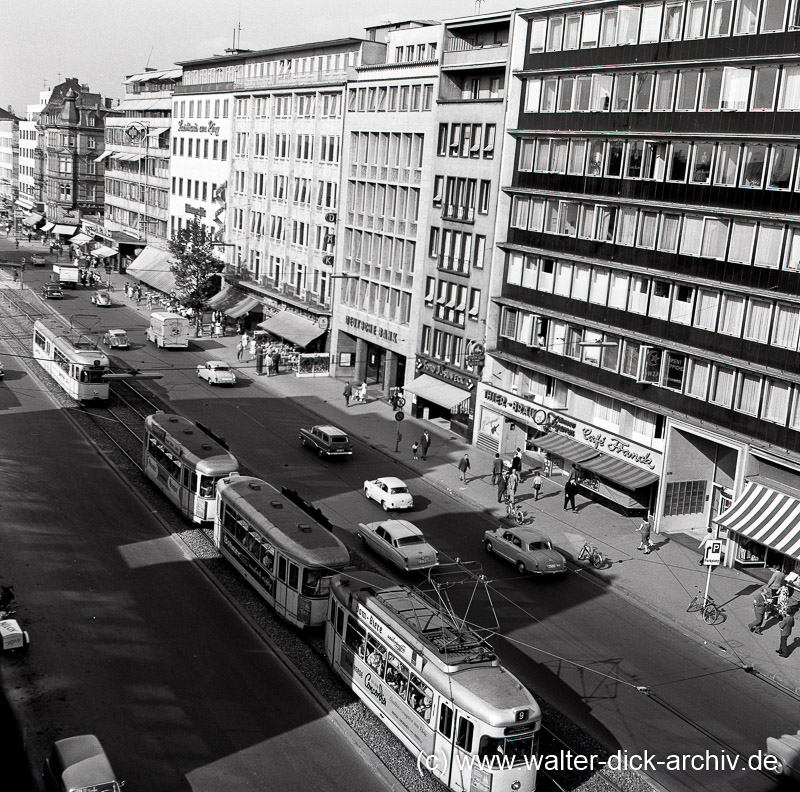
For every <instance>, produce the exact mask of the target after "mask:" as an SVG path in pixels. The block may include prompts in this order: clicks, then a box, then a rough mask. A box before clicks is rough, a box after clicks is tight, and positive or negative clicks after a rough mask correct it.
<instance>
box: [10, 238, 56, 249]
mask: <svg viewBox="0 0 800 792" xmlns="http://www.w3.org/2000/svg"><path fill="white" fill-rule="evenodd" d="M14 248H15V249H16V250H19V237H17V238H16V239H15V240H14ZM50 252H51V253H52V252H53V251H52V250H51V251H50Z"/></svg>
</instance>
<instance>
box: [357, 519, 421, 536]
mask: <svg viewBox="0 0 800 792" xmlns="http://www.w3.org/2000/svg"><path fill="white" fill-rule="evenodd" d="M373 525H374V526H375V527H376V528H377V527H378V526H383V527H384V528H385V529H386V530H387V531H388V532H389V533H390V534H391V535H392V537H393V538H395V539H400V538H402V537H404V536H422V531H420V529H419V528H417V526H416V525H414V523H412V522H409V521H408V520H383V521H379V522H376V523H371V524H370V527H372V526H373Z"/></svg>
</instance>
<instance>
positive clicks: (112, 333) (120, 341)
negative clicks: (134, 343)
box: [103, 330, 128, 349]
mask: <svg viewBox="0 0 800 792" xmlns="http://www.w3.org/2000/svg"><path fill="white" fill-rule="evenodd" d="M103 343H104V344H105V345H106V346H107V347H114V348H115V349H127V348H128V334H127V333H126V332H125V331H124V330H107V331H106V333H105V335H104V336H103Z"/></svg>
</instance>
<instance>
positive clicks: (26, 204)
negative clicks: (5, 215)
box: [14, 198, 33, 209]
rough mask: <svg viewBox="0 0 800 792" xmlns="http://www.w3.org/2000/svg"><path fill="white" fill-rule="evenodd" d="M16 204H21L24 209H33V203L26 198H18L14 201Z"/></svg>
mask: <svg viewBox="0 0 800 792" xmlns="http://www.w3.org/2000/svg"><path fill="white" fill-rule="evenodd" d="M14 206H19V207H20V208H22V209H33V203H31V201H28V200H26V199H25V198H17V200H16V201H14Z"/></svg>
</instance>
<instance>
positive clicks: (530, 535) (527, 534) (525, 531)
mask: <svg viewBox="0 0 800 792" xmlns="http://www.w3.org/2000/svg"><path fill="white" fill-rule="evenodd" d="M500 530H501V531H503V532H505V531H511V533H513V534H514V535H515V536H518V537H519V538H520V539H524V540H525V541H526V542H549V541H550V537H549V536H547V535H545V534H543V533H542V532H541V531H536V530H534V529H533V528H505V527H503V526H502V525H501V526H500Z"/></svg>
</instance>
